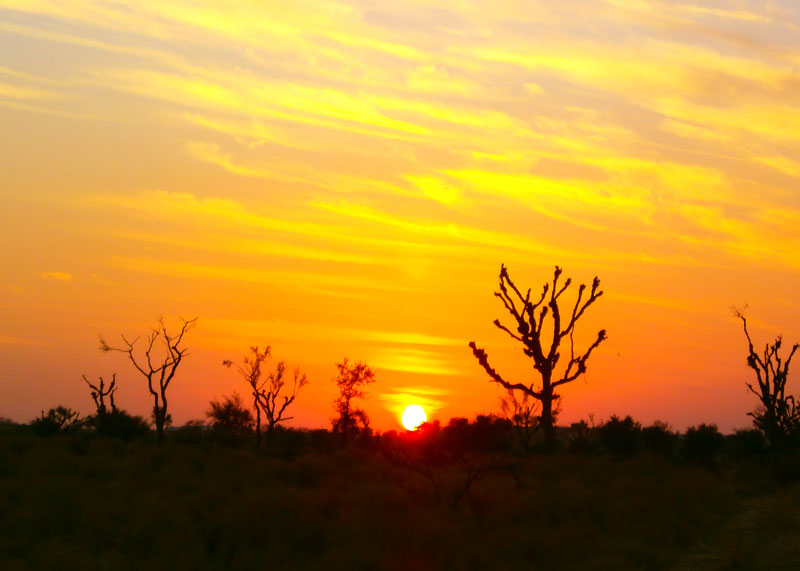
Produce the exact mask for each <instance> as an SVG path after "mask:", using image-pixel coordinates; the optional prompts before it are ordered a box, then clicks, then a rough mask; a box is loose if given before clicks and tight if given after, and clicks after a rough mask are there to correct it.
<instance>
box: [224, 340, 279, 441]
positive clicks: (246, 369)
mask: <svg viewBox="0 0 800 571" xmlns="http://www.w3.org/2000/svg"><path fill="white" fill-rule="evenodd" d="M270 351H271V348H270V346H269V345H267V346H266V347H264V350H263V351H261V350H260V349H259V348H258V347H257V346H252V347H250V353H251V355H249V356H248V355H245V357H244V359H242V363H241V364H236V370H237V371H238V372H239V375H241V377H242V378H243V379H244V381H245V382H246V383H247V385H248V386H249V387H250V392H251V394H252V395H253V410H254V411H255V413H256V446H261V406H260V404H259V400H260V395H261V391H262V390H263V389H264V381H262V380H261V377H262V370H261V365H262V364H263V363H264V361H266V360H267V358H268V357H269V355H270ZM222 364H223V365H224V366H226V367H228V368H231V367H233V365H234V362H233V361H231V360H229V359H226V360H225V361H223V362H222Z"/></svg>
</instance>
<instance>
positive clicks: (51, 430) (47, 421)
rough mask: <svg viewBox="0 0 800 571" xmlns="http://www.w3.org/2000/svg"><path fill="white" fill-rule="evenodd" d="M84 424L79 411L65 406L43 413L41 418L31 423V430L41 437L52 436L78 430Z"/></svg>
mask: <svg viewBox="0 0 800 571" xmlns="http://www.w3.org/2000/svg"><path fill="white" fill-rule="evenodd" d="M82 424H83V422H82V421H81V419H80V415H79V414H78V412H77V411H74V410H72V409H71V408H68V407H65V406H61V405H59V406H57V407H55V408H51V409H50V410H48V411H47V414H45V413H44V411H42V415H41V416H40V417H39V418H35V419H33V420H32V421H31V428H33V431H34V432H35V433H36V434H38V435H39V436H52V435H54V434H60V433H63V432H68V431H71V430H77V429H79V428H80V427H81V426H82Z"/></svg>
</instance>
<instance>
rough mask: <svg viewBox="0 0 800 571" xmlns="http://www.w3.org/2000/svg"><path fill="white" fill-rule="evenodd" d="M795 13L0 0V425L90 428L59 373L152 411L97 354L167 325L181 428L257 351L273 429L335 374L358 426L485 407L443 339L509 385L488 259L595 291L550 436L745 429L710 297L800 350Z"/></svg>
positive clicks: (311, 417) (320, 402)
mask: <svg viewBox="0 0 800 571" xmlns="http://www.w3.org/2000/svg"><path fill="white" fill-rule="evenodd" d="M799 26H800V11H799V10H798V8H797V7H796V5H795V3H793V2H789V1H788V0H787V1H783V2H746V1H733V0H731V1H728V2H702V3H696V4H692V3H690V2H686V3H680V2H672V1H651V2H647V1H642V2H628V1H619V0H607V1H605V2H601V1H597V2H575V1H566V2H559V3H553V2H541V3H534V2H517V1H513V2H512V1H503V0H501V1H495V2H492V3H475V2H464V1H461V0H451V1H439V2H428V1H421V0H414V1H409V2H403V3H387V2H373V1H369V0H361V1H352V2H329V1H326V2H320V1H314V2H312V1H302V0H300V1H294V2H267V1H265V2H237V3H226V4H223V3H221V2H197V1H192V2H189V1H188V0H173V1H164V0H158V1H155V0H137V1H136V2H132V1H131V2H128V1H126V0H121V1H119V2H114V3H113V4H109V3H105V2H96V1H93V0H77V1H74V2H68V3H63V2H55V1H47V0H25V1H22V0H20V1H17V0H0V129H2V133H3V136H2V137H0V200H2V206H3V209H2V211H3V213H4V216H3V217H2V220H3V223H2V224H0V237H1V238H2V244H3V247H2V249H0V256H2V257H1V258H0V262H1V263H2V267H3V268H4V270H3V272H2V274H0V276H1V277H0V289H1V290H2V294H3V295H2V302H0V303H2V310H1V311H0V416H7V417H11V418H13V419H15V420H28V419H30V418H32V417H33V416H35V415H37V414H38V413H39V411H40V410H41V409H47V408H49V407H51V406H55V405H56V404H59V403H61V404H65V405H68V406H71V407H73V408H77V409H79V410H81V411H83V412H84V413H87V414H88V413H90V412H91V410H92V403H91V399H90V397H89V393H88V390H87V389H86V387H85V386H84V385H83V384H82V381H81V378H80V377H81V374H83V373H85V374H86V375H87V376H89V377H96V376H98V375H104V376H106V375H107V376H110V374H111V373H112V372H114V371H116V372H117V373H118V378H119V384H120V389H119V392H118V399H117V400H118V403H119V404H120V405H121V406H122V407H123V408H126V409H127V410H129V411H131V412H134V413H137V414H142V415H147V414H148V407H149V397H148V394H147V390H146V388H145V386H144V385H143V383H142V381H141V380H140V379H139V378H137V377H136V376H135V375H134V374H133V372H132V369H131V368H130V367H129V366H128V365H127V364H126V363H125V362H124V360H122V359H121V357H120V356H119V355H103V354H101V353H100V351H99V350H98V341H97V337H98V334H103V335H104V336H106V337H107V338H109V339H110V340H111V339H114V338H115V336H116V335H118V334H119V333H125V334H126V335H131V336H135V335H136V334H138V333H140V332H143V331H146V328H147V326H148V325H150V324H153V323H154V322H155V320H156V319H157V317H158V316H159V315H164V316H165V317H166V318H167V320H168V322H170V323H173V324H174V323H176V322H177V317H178V315H183V316H186V317H190V316H199V318H200V319H199V323H198V327H197V328H196V329H195V330H194V331H192V333H191V334H190V335H189V336H188V337H187V341H188V344H189V345H190V346H191V348H192V355H191V356H190V357H189V358H187V360H186V361H185V366H183V367H182V369H181V370H180V372H179V374H178V377H177V378H176V380H175V382H174V386H173V388H172V389H171V399H170V411H171V412H172V413H173V416H174V417H175V420H176V421H177V422H178V423H182V422H184V421H186V420H189V419H195V418H202V416H203V413H204V411H205V410H206V409H207V406H208V401H209V400H210V399H212V398H218V397H220V396H221V395H223V394H229V393H231V392H232V391H233V390H238V391H239V392H242V393H244V392H245V391H244V389H245V387H244V384H243V383H242V382H241V381H240V380H239V379H238V378H237V377H236V374H235V372H234V371H231V370H229V369H226V368H224V367H222V365H221V362H222V360H223V359H237V358H240V357H241V356H243V355H244V353H245V352H246V351H247V348H248V347H249V346H250V345H254V344H258V345H264V344H267V343H268V344H270V345H272V347H273V352H274V355H275V356H276V357H278V358H279V359H284V360H286V361H287V362H288V363H289V364H290V365H291V366H294V365H295V364H299V365H300V366H301V367H302V369H303V370H304V371H305V372H306V373H307V374H308V376H309V379H310V381H311V384H310V385H309V386H308V387H307V389H306V392H305V393H304V394H302V395H301V397H300V398H299V399H298V401H297V405H296V408H295V411H294V412H295V413H296V416H297V420H296V424H298V425H302V426H326V425H328V423H329V419H330V417H331V415H332V409H331V401H332V399H333V396H334V386H333V383H332V382H331V378H332V377H333V376H334V375H335V372H336V371H335V367H334V363H335V362H336V361H339V360H341V359H342V358H343V357H344V356H348V357H350V358H351V359H356V360H365V361H366V362H367V363H368V364H370V365H371V366H372V367H373V368H374V369H375V370H376V376H377V382H376V383H375V384H374V385H372V386H371V387H370V390H369V399H368V400H367V401H366V403H365V408H366V410H367V412H368V413H369V414H370V416H371V417H372V419H373V424H374V425H375V426H376V427H377V428H379V429H391V428H399V427H400V424H399V414H398V408H399V407H401V406H402V405H404V404H406V403H409V402H419V403H421V404H423V405H426V407H427V408H428V412H429V416H430V417H431V418H433V419H437V418H438V419H440V420H442V421H446V420H447V419H448V418H450V417H451V416H469V417H471V416H474V415H475V414H477V413H487V412H498V411H499V405H498V402H499V397H500V396H502V392H501V391H500V389H499V388H498V387H497V386H495V385H492V384H490V383H489V381H488V377H486V375H485V374H484V373H483V371H482V370H481V368H480V367H479V366H478V364H477V362H476V361H475V360H474V358H473V357H472V355H471V352H470V350H469V348H468V347H467V343H468V342H469V341H470V340H475V341H476V342H477V343H478V345H479V346H482V347H485V348H486V349H487V351H488V352H489V355H490V357H491V360H492V363H493V364H494V365H495V366H496V367H497V368H498V369H499V370H500V371H501V372H502V373H503V374H504V375H505V376H506V377H507V378H512V379H514V380H526V379H530V378H531V377H530V375H531V370H530V364H529V363H527V362H526V359H525V357H524V356H523V355H522V354H521V352H520V351H519V349H518V348H516V347H515V346H514V345H513V344H512V343H511V342H510V340H508V339H507V337H505V336H504V334H503V333H502V332H500V331H498V330H497V329H495V328H494V327H493V326H492V321H493V319H494V318H496V317H503V313H502V311H501V309H502V307H501V306H500V304H499V301H498V300H497V299H495V298H494V297H493V295H492V292H493V291H494V289H495V288H496V285H497V274H498V271H499V267H500V263H501V262H502V263H505V264H506V265H507V266H508V267H509V270H510V272H511V275H512V277H513V278H514V279H515V280H516V281H517V283H518V284H519V285H525V286H531V287H533V288H534V290H538V289H539V288H540V287H541V284H542V283H543V282H544V281H545V280H547V279H549V278H551V277H552V268H553V266H554V265H555V264H558V265H561V266H562V267H564V269H565V273H566V275H569V276H572V277H573V278H575V279H576V280H578V281H580V282H590V281H591V279H592V277H593V276H594V275H598V276H599V277H600V279H601V280H602V284H603V288H604V290H605V292H606V293H605V295H604V296H603V298H601V300H600V301H599V302H598V303H597V304H595V305H594V306H593V307H592V309H591V311H590V313H589V314H587V317H586V319H585V323H581V324H580V326H579V329H578V337H579V340H580V341H582V342H587V341H589V342H591V340H593V338H594V336H595V335H596V332H597V329H599V328H601V327H604V328H606V329H607V330H608V335H609V339H608V341H607V342H605V343H604V344H603V345H601V347H600V348H599V349H598V350H597V351H596V352H595V354H594V355H593V356H592V359H591V361H590V362H589V371H588V374H587V375H586V377H585V379H580V380H578V381H577V382H576V383H574V384H572V385H570V386H568V387H566V388H565V389H564V390H563V391H561V392H562V394H563V396H564V401H563V403H562V415H561V417H560V422H561V423H568V422H573V421H576V420H578V419H581V418H586V417H588V415H590V414H593V415H594V417H595V419H597V420H602V419H605V418H607V417H608V416H609V415H611V414H614V413H617V414H632V415H634V416H635V417H636V418H637V419H639V420H641V421H642V422H645V423H649V422H652V421H653V420H656V419H662V420H666V421H668V422H670V423H671V424H672V425H673V426H674V427H676V428H680V429H683V428H685V427H686V426H687V425H690V424H697V423H699V422H717V423H718V424H719V426H720V428H722V429H723V430H730V429H732V428H734V427H742V426H745V425H747V424H748V418H747V417H746V416H745V414H746V412H748V411H749V410H751V409H752V408H753V407H754V404H755V403H754V398H753V397H752V396H750V395H748V394H747V393H746V390H745V388H744V382H745V381H746V380H749V378H750V377H749V374H748V370H747V368H746V366H745V362H744V356H745V346H744V338H743V335H742V332H741V329H740V325H739V324H738V323H737V322H736V320H735V319H734V318H733V316H732V314H731V311H730V309H729V307H730V306H731V305H732V304H736V305H739V306H742V305H744V304H745V303H748V304H749V310H748V314H749V315H750V318H751V322H752V325H753V329H752V333H753V335H754V336H755V337H756V338H757V339H759V340H760V341H761V342H766V341H767V340H768V339H771V338H772V337H774V335H776V334H778V333H783V334H784V335H785V338H786V339H787V341H794V340H800V301H798V299H799V298H798V290H799V289H800V288H799V287H798V286H799V285H800V279H799V278H798V275H799V274H798V270H800V230H798V228H799V227H800V184H799V182H798V181H800V145H798V142H800V33H798V32H799V31H800V30H799ZM791 383H792V381H791V379H790V384H791ZM795 386H797V385H795ZM794 391H797V389H796V388H795V389H794Z"/></svg>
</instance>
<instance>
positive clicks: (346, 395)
mask: <svg viewBox="0 0 800 571" xmlns="http://www.w3.org/2000/svg"><path fill="white" fill-rule="evenodd" d="M336 367H337V368H338V369H339V376H337V377H336V378H335V379H334V380H333V381H334V382H335V383H336V387H337V388H338V389H339V395H338V396H337V397H336V399H335V400H334V401H333V408H334V410H335V411H336V414H337V417H336V418H335V419H334V420H333V423H332V424H333V431H334V432H340V433H341V435H342V443H343V444H347V439H348V436H349V435H350V433H351V432H352V431H353V430H362V431H366V430H368V429H369V417H368V416H367V413H366V412H364V410H362V409H360V408H356V407H355V406H353V400H354V399H359V398H364V394H365V392H364V386H365V385H368V384H370V383H374V382H375V373H373V372H372V369H370V368H369V367H368V366H367V364H366V363H355V364H353V365H350V364H349V363H348V360H347V358H346V357H345V359H344V360H343V361H342V362H341V363H336Z"/></svg>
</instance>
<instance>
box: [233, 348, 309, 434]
mask: <svg viewBox="0 0 800 571" xmlns="http://www.w3.org/2000/svg"><path fill="white" fill-rule="evenodd" d="M270 352H271V348H270V346H269V345H267V346H266V347H265V348H264V350H263V351H261V350H260V349H259V348H258V347H250V353H251V355H250V356H245V358H244V359H243V360H242V363H241V364H240V365H238V364H237V365H236V370H237V371H238V372H239V375H241V377H242V378H243V379H244V380H245V382H246V383H247V385H248V386H249V387H250V391H251V393H252V395H253V408H254V409H255V413H256V446H260V445H261V415H262V413H263V414H264V417H265V418H266V421H267V442H271V441H272V434H273V432H274V430H275V426H276V425H278V424H279V423H281V422H285V421H287V420H292V417H291V416H286V417H285V416H283V415H284V413H285V412H286V409H287V408H289V406H290V405H291V404H292V403H293V402H294V400H295V398H296V397H297V394H298V393H299V392H300V389H302V388H303V387H304V386H306V385H307V384H308V378H307V377H306V376H305V375H304V374H301V373H300V369H299V368H295V370H294V383H293V384H292V390H291V393H289V394H282V393H283V391H284V388H285V387H286V379H285V376H286V363H285V362H284V361H280V362H279V363H278V364H277V365H276V366H275V371H273V372H271V373H269V374H268V375H267V377H266V378H263V375H264V370H263V364H264V361H266V360H267V358H268V357H269V356H270ZM222 364H223V365H225V366H226V367H232V366H233V365H234V363H233V361H223V362H222Z"/></svg>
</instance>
